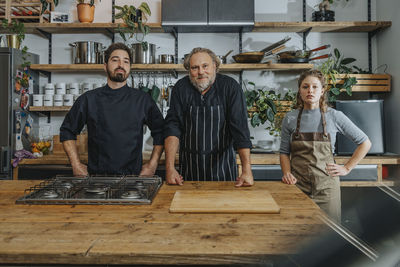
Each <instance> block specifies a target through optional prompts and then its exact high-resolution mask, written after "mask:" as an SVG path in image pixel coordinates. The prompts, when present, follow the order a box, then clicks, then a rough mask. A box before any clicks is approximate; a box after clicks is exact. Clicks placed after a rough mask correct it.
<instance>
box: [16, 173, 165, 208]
mask: <svg viewBox="0 0 400 267" xmlns="http://www.w3.org/2000/svg"><path fill="white" fill-rule="evenodd" d="M161 185H162V181H161V178H160V177H158V176H151V177H148V176H89V177H85V178H77V177H62V176H57V177H55V178H53V179H50V180H46V181H44V182H41V183H40V184H38V185H35V186H33V187H31V188H28V189H25V194H24V196H23V197H21V198H19V199H18V200H17V201H16V203H17V204H115V205H134V204H151V202H152V200H153V198H154V197H155V195H156V194H157V192H158V190H159V189H160V187H161Z"/></svg>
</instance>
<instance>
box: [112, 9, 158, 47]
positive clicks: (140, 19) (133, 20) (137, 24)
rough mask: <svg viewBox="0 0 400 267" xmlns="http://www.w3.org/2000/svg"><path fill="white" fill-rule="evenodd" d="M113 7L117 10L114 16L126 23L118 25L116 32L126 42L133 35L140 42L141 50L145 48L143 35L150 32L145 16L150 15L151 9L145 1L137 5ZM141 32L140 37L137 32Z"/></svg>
mask: <svg viewBox="0 0 400 267" xmlns="http://www.w3.org/2000/svg"><path fill="white" fill-rule="evenodd" d="M114 7H115V9H117V10H119V13H118V14H116V15H115V18H117V19H122V21H123V22H124V23H125V24H126V25H125V26H122V25H121V24H119V25H118V29H117V32H118V33H119V35H120V36H121V38H122V39H123V40H124V42H127V41H128V40H129V39H131V38H132V37H133V36H135V39H136V40H137V41H138V42H140V43H142V46H143V50H145V51H146V50H147V46H148V45H147V42H144V41H143V40H144V37H145V36H146V35H147V34H148V33H149V32H150V27H149V26H148V25H146V22H147V16H151V10H150V8H149V5H148V4H147V3H146V2H142V3H141V4H140V5H139V6H138V7H135V6H133V5H129V6H128V5H124V6H114ZM139 32H140V33H142V36H141V38H140V37H139V34H138V33H139Z"/></svg>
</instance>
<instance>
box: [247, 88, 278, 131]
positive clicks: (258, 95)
mask: <svg viewBox="0 0 400 267" xmlns="http://www.w3.org/2000/svg"><path fill="white" fill-rule="evenodd" d="M248 84H249V85H251V86H252V87H253V89H251V90H248V89H247V87H246V85H245V87H246V91H245V92H244V94H245V97H246V105H247V110H248V115H249V118H251V119H250V124H251V126H252V127H253V128H255V127H257V126H260V125H262V124H264V123H265V122H266V121H269V122H273V121H274V119H275V114H276V105H275V103H274V100H276V94H275V91H274V90H270V91H265V90H262V89H256V85H255V84H254V83H253V82H248Z"/></svg>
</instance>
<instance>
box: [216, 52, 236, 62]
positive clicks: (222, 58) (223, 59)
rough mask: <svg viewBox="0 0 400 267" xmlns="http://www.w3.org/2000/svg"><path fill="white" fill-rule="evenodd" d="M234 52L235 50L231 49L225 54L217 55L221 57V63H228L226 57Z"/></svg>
mask: <svg viewBox="0 0 400 267" xmlns="http://www.w3.org/2000/svg"><path fill="white" fill-rule="evenodd" d="M232 52H233V50H229V52H228V53H226V54H225V55H223V56H217V57H218V58H219V60H220V61H221V64H226V59H227V57H228V56H229V54H230V53H232Z"/></svg>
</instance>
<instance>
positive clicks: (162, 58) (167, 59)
mask: <svg viewBox="0 0 400 267" xmlns="http://www.w3.org/2000/svg"><path fill="white" fill-rule="evenodd" d="M158 61H159V62H160V64H174V63H175V61H174V55H169V54H161V55H158Z"/></svg>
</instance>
